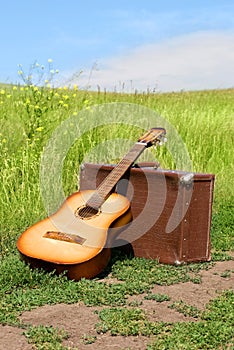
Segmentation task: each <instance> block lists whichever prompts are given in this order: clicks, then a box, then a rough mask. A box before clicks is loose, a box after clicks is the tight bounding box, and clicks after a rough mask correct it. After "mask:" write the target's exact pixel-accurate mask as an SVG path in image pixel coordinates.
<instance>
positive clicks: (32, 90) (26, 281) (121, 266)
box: [0, 85, 234, 349]
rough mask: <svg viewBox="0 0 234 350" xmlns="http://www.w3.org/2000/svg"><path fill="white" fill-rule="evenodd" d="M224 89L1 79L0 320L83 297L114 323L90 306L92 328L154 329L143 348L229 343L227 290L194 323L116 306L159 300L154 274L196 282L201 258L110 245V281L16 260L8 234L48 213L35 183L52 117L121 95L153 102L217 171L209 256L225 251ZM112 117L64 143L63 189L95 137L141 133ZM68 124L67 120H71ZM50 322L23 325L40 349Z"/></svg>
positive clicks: (227, 111)
mask: <svg viewBox="0 0 234 350" xmlns="http://www.w3.org/2000/svg"><path fill="white" fill-rule="evenodd" d="M233 98H234V90H231V89H230V90H214V91H201V92H181V93H170V94H148V93H144V94H132V95H128V94H117V93H92V92H87V91H78V90H77V89H76V88H75V89H67V88H60V89H48V88H40V89H38V88H37V87H35V86H31V87H30V86H26V87H20V86H18V87H16V86H10V85H9V86H7V85H4V86H1V87H0V152H1V158H0V167H1V172H0V183H1V186H0V214H1V219H0V264H1V266H0V322H1V323H2V324H12V325H18V326H23V325H22V324H20V323H19V319H18V317H19V315H20V313H21V312H23V311H25V310H31V309H32V308H34V307H37V306H42V305H45V304H56V303H62V302H63V303H76V302H79V301H82V302H84V303H85V305H87V306H91V305H92V306H97V305H99V306H107V307H108V308H109V309H107V310H109V312H110V313H111V317H113V322H116V324H115V323H111V324H110V322H112V321H110V320H109V318H108V317H109V316H108V311H105V309H103V311H101V313H100V315H99V316H100V322H101V323H100V324H99V326H97V330H98V331H101V329H104V331H110V332H112V333H116V332H119V331H120V330H121V332H122V333H123V334H146V335H150V334H154V335H155V336H156V337H157V341H156V342H155V343H152V344H151V345H149V349H165V348H166V349H175V348H178V349H200V348H204V344H205V342H206V341H207V344H208V345H207V349H211V348H212V346H213V348H216V347H219V346H221V344H223V348H225V346H226V345H225V344H229V343H230V339H231V338H230V337H231V336H230V324H231V322H232V320H233V318H232V319H231V316H230V318H228V316H227V315H226V316H225V314H224V311H225V310H226V311H230V305H231V303H232V301H233V294H232V293H231V292H230V293H229V292H227V293H225V294H224V295H222V296H220V297H219V298H218V299H217V300H216V301H214V303H211V304H210V306H209V307H208V309H207V310H206V312H205V313H204V314H203V315H202V316H200V319H199V321H198V322H196V323H185V324H183V323H181V324H175V325H164V324H157V323H155V324H152V323H150V322H149V321H148V320H147V318H146V315H145V314H144V313H142V312H140V311H136V310H135V309H134V308H130V309H129V310H128V309H127V308H126V309H125V308H123V307H124V306H125V307H127V305H128V304H127V298H128V296H130V295H137V294H141V293H146V295H147V296H148V298H151V299H153V300H155V301H156V302H157V301H164V299H165V300H166V296H165V295H163V296H162V295H161V296H160V295H152V294H151V293H150V290H151V288H152V287H153V286H154V285H155V284H159V285H170V284H175V283H178V282H186V281H191V282H193V283H199V282H200V275H199V272H200V270H201V269H207V268H209V267H210V266H211V264H210V263H207V264H206V263H205V264H191V265H188V266H179V267H175V266H168V265H161V264H158V263H157V262H156V261H151V260H145V259H137V258H134V259H127V258H125V257H123V256H122V255H120V254H119V252H117V251H116V252H114V254H113V258H112V262H111V264H110V265H109V267H108V269H109V270H108V272H111V273H112V275H113V277H115V278H116V282H115V283H112V284H109V283H107V282H100V281H99V280H95V279H94V280H81V281H79V282H77V283H74V282H73V281H68V280H67V279H66V277H64V276H59V277H58V276H55V275H53V274H48V273H45V272H44V271H39V270H31V269H29V267H28V266H26V265H25V264H24V263H23V262H21V261H20V260H19V256H18V253H17V250H16V240H17V237H18V236H19V235H20V234H21V233H22V232H23V231H24V230H25V229H26V228H27V227H28V226H30V225H32V224H33V223H34V222H37V221H39V220H40V219H42V218H44V217H45V216H46V215H47V213H46V210H45V207H44V204H43V200H42V197H41V193H40V160H41V155H42V152H43V150H44V148H45V147H46V145H47V142H48V140H49V139H50V137H51V135H52V134H53V131H54V130H55V129H56V127H58V126H59V125H61V123H62V122H63V121H66V120H69V118H71V116H72V115H75V114H76V113H78V112H79V111H81V110H85V111H86V110H87V111H89V110H90V109H92V106H94V105H101V104H104V103H113V102H121V103H129V104H136V105H140V106H144V107H147V108H149V109H150V110H154V111H157V112H158V113H159V114H160V115H162V116H163V118H165V119H166V120H167V121H168V122H170V123H171V124H172V125H173V126H174V128H175V129H176V130H177V132H178V133H179V134H180V136H181V138H182V140H183V142H184V143H185V144H186V147H187V149H188V152H189V156H190V158H191V160H192V163H193V170H194V171H198V172H206V173H208V172H211V173H214V174H215V175H216V181H215V193H214V205H213V217H212V231H211V236H212V237H211V238H212V257H213V260H214V261H218V260H227V259H230V256H229V254H228V251H230V250H233V249H234V240H233V237H234V234H233V233H234V229H233V222H234V220H233V219H234V217H233V212H234V211H233V203H234V201H233V199H234V189H233V186H232V185H231V183H232V177H233V134H234V132H233V130H234V128H233V126H234V125H233V120H234V118H233V116H234V104H233ZM81 122H82V121H81ZM85 122H87V123H88V122H89V121H88V120H85ZM112 122H113V120H112V116H110V125H111V127H110V125H104V126H101V127H97V128H93V130H90V131H87V132H85V133H84V134H83V135H82V137H81V138H80V139H79V140H77V142H75V143H74V144H73V146H72V147H71V149H70V150H69V152H68V154H67V156H66V158H65V160H64V167H63V171H62V182H63V186H64V192H65V194H66V195H68V194H70V193H72V192H74V191H75V190H76V189H77V188H78V187H79V183H78V181H77V175H78V173H79V166H80V164H81V163H82V161H83V159H84V157H85V156H86V154H87V153H89V152H91V151H92V149H93V148H94V147H97V146H98V145H99V144H101V142H103V141H106V142H107V145H108V144H110V145H111V144H112V141H113V140H115V138H119V139H131V140H132V142H133V143H134V141H135V140H136V139H137V138H138V136H139V134H141V126H140V125H139V127H137V126H135V127H131V126H129V125H123V123H122V124H113V123H112ZM111 123H112V124H111ZM152 126H155V125H152ZM73 128H74V126H72V125H71V130H73ZM111 147H112V146H111ZM111 147H110V148H111ZM112 148H113V150H114V154H115V151H116V153H118V152H117V151H118V149H116V150H115V148H114V146H113V147H112ZM127 150H128V147H127V148H126V151H127ZM94 154H95V153H94ZM153 155H154V156H155V157H156V158H157V159H158V160H159V161H160V162H161V165H162V167H164V168H173V167H174V166H175V164H174V161H173V159H172V157H171V155H170V153H169V152H168V151H167V149H166V148H165V147H163V148H160V149H159V148H157V149H156V151H153ZM118 157H119V156H118ZM118 157H117V158H118ZM178 157H179V155H178ZM98 159H99V160H100V161H101V162H102V161H105V162H108V161H109V162H113V161H115V159H113V158H112V155H111V156H110V158H108V154H100V155H99V158H98ZM94 160H95V159H94ZM51 171H52V170H51ZM51 176H53V173H52V172H51ZM230 273H232V272H230V271H226V273H225V274H224V275H223V278H225V277H228V276H230ZM128 306H129V305H128ZM179 306H180V307H181V312H186V313H192V312H195V311H196V310H192V309H191V308H189V306H188V305H174V307H177V308H179ZM111 310H112V311H111ZM122 310H124V311H122ZM222 310H224V311H222ZM105 312H106V314H105ZM229 314H230V315H232V316H233V314H231V313H229ZM225 317H226V318H227V320H226V318H225ZM224 319H225V322H224ZM121 320H122V321H121ZM124 320H129V325H128V326H129V328H128V329H126V328H123V329H122V328H121V327H122V326H121V327H120V326H118V324H119V323H118V322H122V324H123V322H125V321H124ZM131 322H132V323H131ZM118 327H119V328H118ZM50 331H52V330H51V329H50V328H48V329H47V328H45V329H44V328H43V329H42V328H40V327H39V328H38V329H37V328H28V329H27V330H26V333H25V335H26V336H27V338H28V339H31V340H30V341H32V342H33V343H34V344H36V343H35V342H36V340H35V339H36V338H38V339H40V336H39V335H38V336H34V335H36V334H38V333H37V332H39V333H40V334H42V340H40V344H39V343H38V344H36V345H35V346H37V348H38V349H39V348H41V349H42V348H43V346H44V348H45V349H46V346H47V348H48V349H49V348H50V347H49V346H50V345H48V344H47V345H45V344H44V345H43V344H42V343H43V342H45V343H46V342H47V341H46V339H47V333H48V334H49V333H50ZM53 332H55V333H54V334H55V341H53V342H52V341H51V344H52V345H51V346H52V347H53V346H54V347H53V348H55V349H57V348H58V349H60V348H61V349H62V347H61V346H62V345H61V338H58V337H59V335H58V333H56V331H54V330H53ZM56 334H57V335H58V337H57V335H56ZM43 339H44V340H45V341H44V340H43ZM94 340H95V339H94V338H92V339H88V338H87V339H85V338H84V342H87V343H88V342H94ZM47 343H48V342H47ZM55 343H56V344H55ZM193 344H194V345H193ZM44 348H43V349H44Z"/></svg>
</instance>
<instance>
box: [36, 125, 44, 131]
mask: <svg viewBox="0 0 234 350" xmlns="http://www.w3.org/2000/svg"><path fill="white" fill-rule="evenodd" d="M43 129H44V128H43V126H39V127H38V128H36V131H39V132H41V131H42V130H43Z"/></svg>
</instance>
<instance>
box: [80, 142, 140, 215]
mask: <svg viewBox="0 0 234 350" xmlns="http://www.w3.org/2000/svg"><path fill="white" fill-rule="evenodd" d="M137 146H139V144H135V145H134V146H133V148H132V149H131V150H130V151H129V152H128V153H127V155H126V156H125V157H124V158H123V159H121V161H120V162H119V163H118V164H117V165H116V167H115V168H114V169H113V171H111V172H110V173H109V175H108V176H107V177H106V179H105V180H104V181H103V182H102V183H101V184H100V185H99V186H98V187H97V189H96V191H95V193H94V194H93V195H92V196H91V197H90V198H89V199H88V201H87V202H86V205H87V204H88V203H89V202H92V200H93V198H94V197H95V195H97V194H100V189H101V188H102V187H103V186H105V187H106V186H109V187H110V189H109V190H108V192H107V194H106V196H104V198H103V196H102V194H101V198H102V201H101V202H102V203H101V204H100V203H97V202H96V204H98V205H95V207H96V206H97V207H98V208H99V207H100V206H101V205H102V204H103V202H104V201H105V198H106V197H107V196H108V194H109V193H110V192H111V190H112V188H113V187H114V186H115V184H116V182H117V181H118V179H119V178H121V176H122V175H123V174H124V173H125V171H126V170H127V169H128V168H129V167H130V166H131V164H132V163H133V162H134V161H135V159H136V158H137V157H138V156H139V155H140V154H141V152H142V151H143V150H144V148H145V145H144V144H143V143H142V144H141V145H140V146H141V147H137ZM138 148H140V149H138ZM133 152H134V154H133V155H134V157H131V158H130V159H129V158H128V157H129V156H131V153H133ZM108 182H110V183H109V184H108ZM104 190H105V188H104ZM99 202H100V201H99ZM94 203H95V199H94ZM94 209H95V208H93V207H92V206H91V205H89V204H88V205H87V206H86V207H85V208H84V211H83V213H82V215H83V217H84V218H87V217H89V214H90V215H92V213H93V210H94ZM97 212H98V210H97Z"/></svg>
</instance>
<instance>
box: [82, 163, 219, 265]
mask: <svg viewBox="0 0 234 350" xmlns="http://www.w3.org/2000/svg"><path fill="white" fill-rule="evenodd" d="M113 167H114V166H113V165H101V164H91V163H85V164H82V166H81V171H80V190H85V189H95V188H96V187H97V186H98V185H99V184H100V183H101V182H102V181H103V180H104V179H105V177H106V176H107V175H108V173H109V172H110V171H111V170H112V169H113ZM214 179H215V176H214V175H213V174H203V173H189V172H183V171H172V170H163V169H159V168H158V163H141V164H139V165H135V166H134V167H132V168H131V169H130V170H129V171H128V172H127V173H126V174H125V175H124V176H123V178H122V179H121V180H120V181H119V183H118V184H117V186H116V191H117V192H119V193H121V194H124V195H125V196H127V198H128V199H129V200H130V202H131V211H132V222H131V223H130V224H129V225H128V227H126V229H125V230H123V232H122V233H121V234H120V236H119V237H118V239H117V240H116V242H115V246H122V247H124V249H125V250H127V251H129V250H131V252H132V253H133V255H134V256H136V257H144V258H151V259H157V260H158V261H159V262H162V263H167V264H177V265H179V264H181V263H186V262H198V261H209V260H210V259H211V253H210V225H211V211H212V199H213V188H214Z"/></svg>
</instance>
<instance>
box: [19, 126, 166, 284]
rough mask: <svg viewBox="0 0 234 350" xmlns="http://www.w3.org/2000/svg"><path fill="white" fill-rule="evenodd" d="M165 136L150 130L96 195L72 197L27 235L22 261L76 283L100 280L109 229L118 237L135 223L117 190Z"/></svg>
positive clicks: (22, 242) (22, 240)
mask: <svg viewBox="0 0 234 350" xmlns="http://www.w3.org/2000/svg"><path fill="white" fill-rule="evenodd" d="M165 134H166V131H165V129H164V128H152V129H151V130H149V131H148V132H147V133H146V134H145V135H143V136H142V137H141V138H140V139H139V140H138V141H137V142H136V143H135V145H134V146H133V147H132V148H131V149H130V151H129V152H128V153H127V154H126V155H125V157H124V158H123V159H122V160H121V161H120V162H119V163H118V164H117V165H116V167H115V168H114V169H113V170H112V171H111V172H110V174H109V175H108V176H107V177H106V178H105V180H104V181H103V182H102V183H101V184H100V185H99V186H98V187H97V189H96V190H86V191H81V192H75V193H73V194H72V195H70V196H69V197H68V198H67V199H66V200H65V201H64V203H63V204H62V205H61V207H60V208H59V209H58V211H57V212H55V213H54V214H52V215H51V216H49V217H47V218H46V219H44V220H42V221H40V222H38V223H36V224H34V225H33V226H31V227H30V228H28V229H27V230H26V231H25V232H23V233H22V234H21V236H20V237H19V239H18V241H17V248H18V250H19V252H20V255H21V257H22V258H23V260H24V261H26V262H27V263H29V264H30V265H31V266H32V267H36V268H44V269H46V270H48V271H52V270H55V271H56V272H57V273H62V272H64V273H65V272H66V275H67V277H68V278H69V279H73V280H79V279H81V278H83V277H84V278H92V277H94V276H96V275H98V274H99V273H100V272H101V271H102V270H103V269H104V268H105V267H106V266H107V264H108V262H109V259H110V255H111V250H110V247H111V242H110V239H113V237H111V235H110V234H109V232H110V231H111V228H115V230H114V232H116V231H117V232H118V230H121V228H123V227H124V226H125V225H126V224H128V223H129V222H130V221H131V210H130V202H129V200H128V199H127V198H126V197H124V196H123V195H120V194H118V193H115V192H114V191H113V190H114V188H115V186H116V184H117V183H118V181H119V180H120V179H121V177H122V176H123V175H124V174H125V172H126V171H127V170H128V169H129V168H130V167H131V166H132V165H133V163H134V162H135V160H136V159H137V158H138V157H139V155H140V154H141V153H142V152H143V151H144V149H145V148H147V147H150V146H152V145H156V144H158V143H162V142H163V140H164V138H165ZM125 227H126V226H125ZM110 237H111V238H110Z"/></svg>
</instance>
